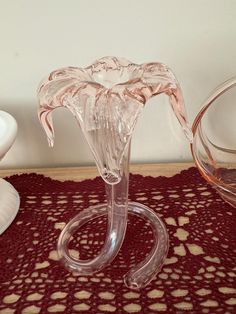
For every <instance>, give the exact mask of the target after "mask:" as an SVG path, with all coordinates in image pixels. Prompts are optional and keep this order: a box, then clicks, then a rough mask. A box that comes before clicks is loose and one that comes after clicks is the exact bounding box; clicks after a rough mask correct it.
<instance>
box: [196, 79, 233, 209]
mask: <svg viewBox="0 0 236 314" xmlns="http://www.w3.org/2000/svg"><path fill="white" fill-rule="evenodd" d="M235 102H236V77H234V78H232V79H230V80H228V81H226V82H224V83H223V84H221V85H220V86H218V88H217V89H216V90H215V91H214V92H213V93H212V94H211V96H210V97H209V98H208V99H207V100H206V101H205V103H204V105H203V107H202V109H201V110H200V112H199V113H198V115H197V116H196V118H195V120H194V123H193V126H192V131H193V143H192V144H191V151H192V155H193V158H194V161H195V163H196V166H197V167H198V169H199V171H200V173H201V174H202V176H203V177H204V178H205V179H206V180H207V181H208V182H209V183H210V184H212V185H213V186H214V187H215V188H216V189H217V191H218V192H219V194H220V195H221V197H222V198H223V199H224V200H225V201H227V202H228V203H230V204H231V205H232V206H234V207H236V136H235V134H236V106H235Z"/></svg>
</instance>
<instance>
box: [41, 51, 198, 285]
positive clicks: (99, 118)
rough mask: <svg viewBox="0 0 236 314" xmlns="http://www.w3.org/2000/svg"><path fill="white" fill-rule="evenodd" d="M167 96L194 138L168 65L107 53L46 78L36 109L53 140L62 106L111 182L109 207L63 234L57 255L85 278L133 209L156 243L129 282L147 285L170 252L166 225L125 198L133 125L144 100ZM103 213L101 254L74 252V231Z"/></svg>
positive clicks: (107, 254)
mask: <svg viewBox="0 0 236 314" xmlns="http://www.w3.org/2000/svg"><path fill="white" fill-rule="evenodd" d="M162 93H164V94H166V95H167V96H168V97H169V101H170V104H171V106H172V109H173V111H174V113H175V115H176V117H177V119H178V120H179V122H180V124H181V126H182V129H183V131H184V132H185V134H186V135H187V137H188V138H189V140H190V141H191V140H192V133H191V130H190V129H189V127H188V124H187V119H186V113H185V107H184V103H183V97H182V93H181V90H180V87H179V85H178V82H177V80H176V78H175V76H174V75H173V73H172V72H171V71H170V69H169V68H168V67H167V66H166V65H164V64H161V63H144V64H141V65H137V64H134V63H132V62H130V61H128V60H126V59H118V58H116V57H105V58H102V59H99V60H97V61H96V62H95V63H93V64H92V65H90V66H88V67H86V68H75V67H68V68H63V69H59V70H56V71H54V72H52V73H51V74H50V75H49V76H48V77H47V78H46V79H45V80H44V81H43V82H42V83H41V85H40V87H39V91H38V97H39V111H38V113H39V118H40V121H41V123H42V126H43V128H44V130H45V132H46V134H47V137H48V141H49V144H50V145H51V146H52V145H53V143H54V131H53V125H52V118H51V113H52V111H53V110H54V109H56V108H58V107H62V106H64V107H66V108H68V109H69V110H70V111H71V113H72V114H73V115H74V117H75V118H76V120H77V121H78V123H79V125H80V128H81V130H82V132H83V134H84V136H85V138H86V140H87V142H88V145H89V147H90V149H91V151H92V153H93V155H94V159H95V162H96V165H97V167H98V170H99V173H100V175H101V177H102V178H103V180H104V182H105V185H106V193H107V204H102V205H99V206H94V207H89V208H88V209H85V210H83V211H82V212H81V213H80V214H78V215H77V216H76V217H75V218H74V219H72V220H71V221H70V222H69V223H68V224H67V225H66V227H65V229H64V230H63V231H62V233H61V235H60V238H59V241H58V252H59V256H60V258H61V260H62V262H63V263H64V265H65V266H66V267H67V268H68V269H70V270H73V271H77V272H78V273H79V274H81V275H83V274H93V273H94V272H98V271H100V270H101V269H102V268H104V267H105V266H106V265H108V264H110V263H111V262H112V260H113V259H114V258H115V256H116V255H117V254H118V252H119V250H120V247H121V245H122V243H123V239H124V236H125V231H126V225H127V213H128V212H129V213H131V214H135V215H139V216H141V217H142V218H143V219H148V220H149V221H150V224H151V226H152V229H153V234H154V239H155V241H154V245H153V249H152V251H151V252H150V254H149V255H148V256H147V257H146V258H145V260H144V261H143V262H141V263H140V264H138V265H136V266H135V267H133V268H132V269H131V270H130V271H129V272H128V274H126V276H125V278H124V281H125V283H126V285H127V286H129V287H131V288H141V287H142V286H145V285H147V284H148V283H149V282H150V281H151V280H152V278H153V277H154V276H155V275H156V274H157V272H158V271H159V270H160V268H161V266H162V265H163V263H164V260H165V257H166V255H167V252H168V235H167V232H166V229H165V226H164V224H163V223H162V221H161V220H160V218H159V217H158V216H157V215H156V214H155V213H154V212H153V211H152V210H151V209H150V208H148V207H146V206H144V205H141V204H139V203H134V202H132V203H128V185H129V160H130V142H131V137H132V134H133V130H134V127H135V125H136V122H137V118H138V116H139V114H140V113H141V111H142V109H143V108H144V105H145V104H146V102H147V101H148V100H149V99H150V98H151V97H153V96H156V95H159V94H162ZM101 215H107V216H108V227H107V236H106V241H105V244H104V246H103V248H102V250H101V252H100V254H99V255H98V256H97V257H96V258H94V259H92V260H79V259H76V258H74V257H72V256H71V255H70V253H69V250H68V245H69V242H70V240H71V237H72V235H73V233H74V232H75V231H76V230H77V229H78V228H80V227H81V226H82V225H83V224H85V223H86V222H87V221H88V220H90V219H94V218H97V217H99V216H101ZM137 232H138V230H137Z"/></svg>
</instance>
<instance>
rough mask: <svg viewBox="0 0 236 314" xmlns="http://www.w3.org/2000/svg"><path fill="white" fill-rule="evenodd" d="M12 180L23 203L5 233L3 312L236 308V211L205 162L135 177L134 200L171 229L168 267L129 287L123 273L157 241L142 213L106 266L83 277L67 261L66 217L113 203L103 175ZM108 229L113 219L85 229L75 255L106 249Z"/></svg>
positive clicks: (0, 265) (1, 241) (0, 253)
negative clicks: (61, 255) (60, 256)
mask: <svg viewBox="0 0 236 314" xmlns="http://www.w3.org/2000/svg"><path fill="white" fill-rule="evenodd" d="M8 180H9V182H11V183H12V184H13V185H14V186H15V188H16V189H17V190H18V192H19V194H20V196H21V209H20V211H19V214H18V215H17V217H16V219H15V221H14V222H13V223H12V225H11V226H10V227H9V228H8V229H7V230H6V231H5V232H4V233H3V235H1V236H0V289H1V291H0V313H7V314H10V313H23V314H27V313H43V314H44V313H61V312H62V313H96V314H98V313H148V314H150V313H159V312H161V311H163V312H167V313H183V312H185V311H186V310H187V311H188V313H224V314H226V313H236V265H235V261H236V227H235V226H236V210H235V208H232V207H231V206H230V205H228V204H226V203H225V202H224V201H223V200H222V199H221V198H220V197H219V195H218V194H217V192H216V191H215V190H214V189H213V188H212V187H210V186H209V185H208V184H207V183H206V182H205V181H204V180H203V179H202V178H201V177H200V175H199V173H198V171H197V170H196V169H195V168H190V169H189V170H186V171H183V172H181V173H180V174H177V175H175V176H173V177H171V178H165V177H158V178H153V177H143V176H141V175H131V176H130V199H131V200H132V201H137V202H141V203H143V204H145V205H147V206H149V207H151V208H153V210H155V211H156V212H157V213H158V214H159V215H160V216H161V217H162V219H163V221H164V222H165V223H166V226H167V229H168V232H169V236H170V250H169V254H168V258H167V260H166V263H165V265H164V267H163V269H162V271H161V272H160V273H159V274H158V275H157V277H156V278H155V279H154V280H153V281H152V282H151V283H150V284H149V285H148V286H147V287H146V288H144V289H142V290H141V291H131V290H129V289H128V288H126V287H125V285H124V284H123V279H122V277H123V275H124V273H126V272H127V271H128V270H129V269H130V265H131V264H134V263H138V262H139V261H141V260H143V259H144V257H145V255H146V254H147V253H148V252H149V250H150V249H151V246H152V243H151V242H152V241H151V240H152V232H151V229H149V226H148V225H146V224H145V223H144V221H143V220H141V219H139V218H137V217H136V216H130V218H129V224H128V230H127V234H126V238H125V241H124V244H123V247H122V249H121V251H120V253H119V255H118V256H117V258H116V259H115V260H114V262H113V263H112V264H111V265H110V266H109V267H107V268H106V269H104V271H103V272H100V273H98V274H95V275H94V276H92V277H89V276H88V277H85V276H82V277H79V276H76V275H75V274H72V273H70V272H68V271H66V270H65V269H64V268H63V266H62V265H61V264H60V263H59V262H58V261H57V254H56V243H57V239H58V236H59V234H60V232H61V229H62V227H63V226H64V224H65V223H66V222H68V221H69V220H70V219H71V218H72V217H73V216H75V215H76V214H77V213H78V211H80V210H83V209H84V208H86V207H88V206H89V205H95V204H99V203H101V202H104V200H105V196H104V185H103V182H102V180H101V179H100V178H95V179H94V180H85V181H83V182H72V181H67V182H59V181H55V180H52V179H50V178H46V177H44V176H42V175H37V174H23V175H19V176H12V177H10V178H8ZM105 230H106V221H105V218H101V219H100V220H96V221H92V222H90V223H88V224H87V225H86V226H85V227H84V228H83V229H82V230H81V232H80V233H78V234H77V236H76V237H75V241H74V247H73V248H72V249H73V252H74V254H76V255H78V254H80V257H81V258H82V259H83V258H91V257H93V256H94V255H96V254H97V253H98V252H99V250H100V248H101V246H102V244H103V241H104V237H105ZM78 247H79V253H78V251H77V250H76V248H78Z"/></svg>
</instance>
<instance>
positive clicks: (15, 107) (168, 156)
mask: <svg viewBox="0 0 236 314" xmlns="http://www.w3.org/2000/svg"><path fill="white" fill-rule="evenodd" d="M0 39H1V41H0V73H1V74H0V109H1V110H5V111H8V112H9V113H11V114H12V115H13V116H14V117H15V118H16V119H17V122H18V125H19V132H18V137H17V140H16V142H15V144H14V146H13V147H12V149H11V151H10V152H9V153H8V154H7V155H6V157H5V158H4V160H3V161H2V162H1V166H2V167H5V168H6V167H12V168H13V167H34V166H38V167H41V166H42V167H43V166H60V165H81V164H88V163H91V162H92V160H93V159H92V157H91V155H90V152H89V151H88V148H87V146H86V144H85V142H84V140H83V138H82V135H81V133H80V130H79V129H78V127H77V125H76V122H75V121H74V120H73V118H72V116H71V115H70V113H69V112H66V111H65V110H63V109H62V110H61V111H60V110H58V112H55V115H54V124H55V129H56V142H55V148H54V149H50V148H48V147H47V141H46V138H45V135H44V133H43V132H42V130H41V127H40V125H39V123H38V120H37V114H36V111H37V99H36V88H37V85H38V83H39V81H40V80H41V79H42V78H43V77H44V76H45V75H46V74H48V73H49V72H50V71H51V70H53V69H56V68H59V67H62V66H67V65H74V66H81V67H82V66H86V65H88V64H90V63H91V62H93V61H94V60H95V59H97V58H99V57H102V56H107V55H115V56H123V57H126V58H128V59H130V60H131V61H134V62H137V63H142V62H148V61H162V62H164V63H166V64H168V65H169V66H170V67H171V68H172V70H173V71H174V72H175V74H176V76H177V78H178V79H179V82H180V84H181V86H182V89H183V93H184V96H185V102H186V106H187V111H188V115H189V119H190V122H192V121H193V118H194V116H195V115H196V113H197V111H198V110H199V108H200V106H201V103H202V101H203V100H204V99H205V98H206V96H207V95H208V94H209V92H210V91H211V90H212V89H213V88H215V87H216V85H217V84H219V83H221V82H222V81H224V80H226V79H227V78H229V77H232V76H233V75H235V74H236V1H235V0H225V1H223V0H197V1H194V0H178V1H177V0H172V1H171V0H146V1H141V0H119V1H114V0H99V1H95V0H93V1H92V0H84V1H80V0H67V1H65V0H63V1H62V0H61V1H60V0H40V1H39V0H38V1H36V0H35V1H32V0H0ZM190 159H191V156H190V152H189V146H188V143H187V141H185V139H184V137H183V136H182V134H181V130H180V128H179V127H178V125H177V123H176V121H175V120H174V119H173V116H172V114H171V112H170V110H169V107H168V105H167V100H166V99H165V98H164V97H162V96H161V97H160V99H159V100H158V99H157V98H155V99H154V100H152V101H151V103H150V104H148V105H147V106H146V108H145V110H144V111H143V115H142V117H141V118H140V120H139V123H138V125H137V128H136V132H135V134H134V138H133V146H132V160H133V161H149V162H151V161H183V160H190Z"/></svg>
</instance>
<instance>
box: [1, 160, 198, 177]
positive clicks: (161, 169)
mask: <svg viewBox="0 0 236 314" xmlns="http://www.w3.org/2000/svg"><path fill="white" fill-rule="evenodd" d="M193 165H194V164H193V163H157V164H132V165H131V166H130V172H132V173H138V174H142V175H146V176H153V177H157V176H167V177H169V176H172V175H174V174H175V173H178V172H180V171H181V170H183V169H188V168H189V167H191V166H193ZM30 172H36V173H38V174H44V175H46V176H49V177H51V178H53V179H57V180H61V181H65V180H74V181H81V180H84V179H91V178H94V177H96V176H98V171H97V169H96V167H63V168H61V167H60V168H26V169H22V168H18V169H2V170H1V171H0V177H7V176H11V175H13V174H21V173H30Z"/></svg>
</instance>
